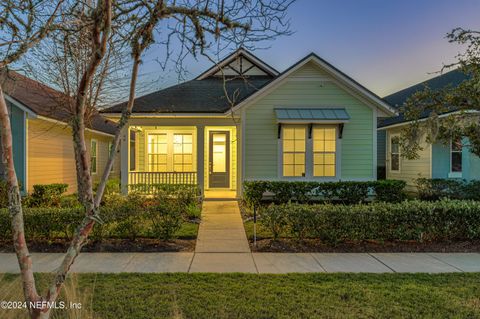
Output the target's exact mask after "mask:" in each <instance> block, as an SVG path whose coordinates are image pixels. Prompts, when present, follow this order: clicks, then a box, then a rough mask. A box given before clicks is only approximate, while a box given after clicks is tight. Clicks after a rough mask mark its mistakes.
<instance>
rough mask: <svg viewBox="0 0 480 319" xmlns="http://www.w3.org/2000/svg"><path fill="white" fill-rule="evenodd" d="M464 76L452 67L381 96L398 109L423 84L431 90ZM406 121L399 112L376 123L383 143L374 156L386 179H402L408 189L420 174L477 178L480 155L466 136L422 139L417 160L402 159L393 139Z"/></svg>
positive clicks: (426, 115) (458, 80) (426, 114)
mask: <svg viewBox="0 0 480 319" xmlns="http://www.w3.org/2000/svg"><path fill="white" fill-rule="evenodd" d="M465 79H466V75H465V74H464V73H462V72H460V71H459V70H453V71H450V72H448V73H445V74H442V75H440V76H437V77H434V78H432V79H430V80H428V81H425V82H423V83H420V84H417V85H414V86H412V87H409V88H406V89H404V90H401V91H399V92H396V93H394V94H391V95H389V96H386V97H385V98H384V99H385V100H386V101H387V102H389V103H390V104H391V105H394V106H396V107H397V108H400V107H401V106H402V105H403V103H404V102H405V101H406V100H407V98H408V97H410V96H411V95H412V94H413V93H415V92H417V91H419V90H422V89H423V88H424V87H425V85H427V86H429V87H430V88H431V89H440V88H442V87H444V86H446V85H453V86H455V85H458V84H459V83H461V82H462V81H464V80H465ZM428 115H429V114H428V113H425V114H423V115H422V118H426V117H428ZM407 124H408V121H406V120H405V118H404V117H403V115H402V114H400V115H399V116H397V117H392V118H388V119H386V120H384V121H382V122H381V123H380V124H379V135H378V136H379V141H380V140H381V139H383V143H384V145H385V148H384V153H383V154H381V153H379V155H378V158H379V166H381V165H382V164H383V165H384V166H385V171H386V178H389V179H402V180H405V181H406V182H407V183H408V186H409V187H410V188H411V189H412V190H413V187H414V186H415V179H417V178H420V177H422V178H455V179H465V180H472V179H480V158H479V157H478V156H476V155H474V154H472V153H471V152H470V151H469V148H468V140H466V139H464V140H462V141H451V142H450V143H449V144H448V145H444V144H442V143H436V144H433V145H431V144H427V143H425V142H424V143H422V148H423V150H422V151H420V152H419V158H418V159H415V160H407V159H404V158H402V156H401V150H400V148H399V146H398V142H397V138H398V136H399V134H400V132H401V129H402V127H404V126H405V125H407ZM379 149H380V148H379ZM380 159H382V160H380Z"/></svg>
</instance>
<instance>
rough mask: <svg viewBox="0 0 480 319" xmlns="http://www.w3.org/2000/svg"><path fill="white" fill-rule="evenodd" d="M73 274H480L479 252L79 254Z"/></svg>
mask: <svg viewBox="0 0 480 319" xmlns="http://www.w3.org/2000/svg"><path fill="white" fill-rule="evenodd" d="M32 255H33V262H34V264H33V268H34V270H35V271H38V272H51V271H53V270H54V269H55V267H57V266H58V265H59V264H60V260H61V258H62V256H63V254H55V253H34V254H32ZM6 272H9V273H18V272H19V269H18V265H17V260H16V257H15V255H14V254H5V253H4V254H0V273H6ZM72 272H76V273H85V272H101V273H121V272H138V273H161V272H190V273H192V272H245V273H276V274H282V273H294V272H299V273H306V272H352V273H360V272H365V273H392V272H398V273H416V272H424V273H441V272H442V273H446V272H480V254H479V253H372V254H365V253H359V254H338V253H298V254H289V253H193V252H192V253H82V254H80V256H79V257H78V259H77V261H76V262H75V264H74V266H73V268H72Z"/></svg>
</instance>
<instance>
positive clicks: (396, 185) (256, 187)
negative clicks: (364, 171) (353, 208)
mask: <svg viewBox="0 0 480 319" xmlns="http://www.w3.org/2000/svg"><path fill="white" fill-rule="evenodd" d="M405 186H406V183H405V182H404V181H399V180H379V181H372V182H349V181H345V182H288V181H246V182H244V184H243V188H244V200H245V202H246V203H247V205H249V206H250V207H252V206H254V205H258V204H260V202H261V201H262V198H263V196H264V194H265V193H272V194H273V198H272V199H273V202H275V203H288V202H290V201H295V202H300V203H308V202H311V201H314V200H323V201H326V202H341V203H344V204H356V203H361V202H364V201H366V200H367V199H368V197H369V194H376V200H377V201H384V202H399V201H402V200H404V199H405V192H404V189H405Z"/></svg>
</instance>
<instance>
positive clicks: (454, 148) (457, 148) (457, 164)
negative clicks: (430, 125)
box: [450, 138, 462, 173]
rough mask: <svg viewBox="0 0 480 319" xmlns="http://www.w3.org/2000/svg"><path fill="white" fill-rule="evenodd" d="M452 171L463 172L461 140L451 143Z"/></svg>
mask: <svg viewBox="0 0 480 319" xmlns="http://www.w3.org/2000/svg"><path fill="white" fill-rule="evenodd" d="M450 171H451V172H452V173H461V172H462V140H461V139H460V138H459V139H455V140H452V141H451V142H450Z"/></svg>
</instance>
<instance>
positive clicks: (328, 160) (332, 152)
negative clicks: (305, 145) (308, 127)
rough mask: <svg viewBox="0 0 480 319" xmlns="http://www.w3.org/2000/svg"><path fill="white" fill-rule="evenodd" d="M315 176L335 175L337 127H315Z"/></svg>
mask: <svg viewBox="0 0 480 319" xmlns="http://www.w3.org/2000/svg"><path fill="white" fill-rule="evenodd" d="M312 133H313V176H318V177H334V176H335V175H336V174H335V160H336V148H337V131H336V129H335V127H314V128H313V132H312Z"/></svg>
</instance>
